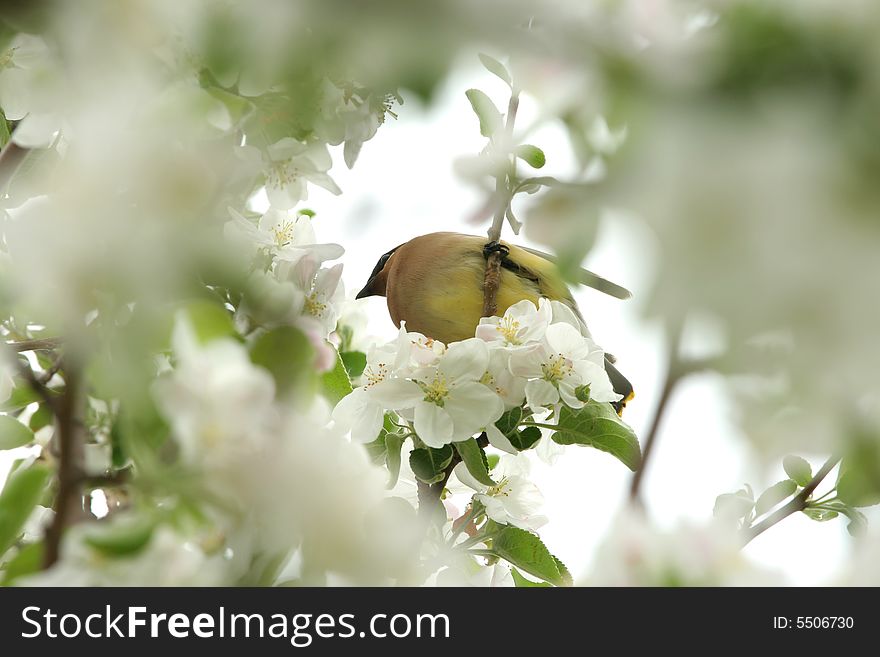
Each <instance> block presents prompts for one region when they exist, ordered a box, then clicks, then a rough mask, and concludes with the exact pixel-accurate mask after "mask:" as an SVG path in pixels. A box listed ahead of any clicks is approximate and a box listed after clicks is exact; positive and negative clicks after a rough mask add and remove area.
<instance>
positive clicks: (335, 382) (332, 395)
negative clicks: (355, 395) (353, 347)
mask: <svg viewBox="0 0 880 657" xmlns="http://www.w3.org/2000/svg"><path fill="white" fill-rule="evenodd" d="M321 387H322V388H323V390H324V396H325V397H327V399H329V400H330V403H331V404H334V405H335V404H338V403H339V401H340V400H341V399H342V398H343V397H345V396H347V395H350V394H351V391H352V387H351V380H350V379H349V378H348V370H346V368H345V363H344V362H343V360H342V355H341V354H339V353H337V354H336V364H335V365H334V366H333V369H332V370H330V371H329V372H325V373H324V374H323V375H322V376H321Z"/></svg>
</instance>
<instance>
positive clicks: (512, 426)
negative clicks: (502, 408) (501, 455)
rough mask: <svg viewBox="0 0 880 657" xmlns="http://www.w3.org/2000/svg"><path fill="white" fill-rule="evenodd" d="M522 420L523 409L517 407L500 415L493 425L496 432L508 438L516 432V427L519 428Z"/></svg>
mask: <svg viewBox="0 0 880 657" xmlns="http://www.w3.org/2000/svg"><path fill="white" fill-rule="evenodd" d="M522 420H523V409H522V408H520V407H519V406H517V407H516V408H512V409H510V410H509V411H507V412H506V413H505V414H504V415H502V416H501V417H500V418H499V419H498V421H497V422H496V423H495V426H496V427H498V430H499V431H500V432H501V433H503V434H504V435H505V436H507V437H508V438H510V435H511V434H513V433H515V432H516V430H517V427H519V423H520V422H522Z"/></svg>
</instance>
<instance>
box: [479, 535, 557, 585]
mask: <svg viewBox="0 0 880 657" xmlns="http://www.w3.org/2000/svg"><path fill="white" fill-rule="evenodd" d="M492 551H493V552H494V553H495V554H497V555H498V556H499V557H501V558H502V559H504V560H505V561H509V562H510V563H511V564H512V565H513V566H515V567H517V568H519V569H520V570H522V571H524V572H527V573H529V574H530V575H534V576H535V577H539V578H541V579H542V580H544V581H545V582H549V583H550V584H553V585H555V586H569V585H570V584H571V575H569V574H568V569H566V568H565V566H562V562H561V561H559V560H558V559H556V557H554V556H553V555H552V554H550V551H549V550H548V549H547V547H546V546H545V545H544V544H543V543H542V542H541V539H540V538H538V537H537V536H536V535H535V534H532V533H531V532H527V531H526V530H524V529H520V528H519V527H511V526H507V527H504V529H502V530H501V532H500V533H499V534H498V535H497V536H496V537H495V538H494V539H493V540H492Z"/></svg>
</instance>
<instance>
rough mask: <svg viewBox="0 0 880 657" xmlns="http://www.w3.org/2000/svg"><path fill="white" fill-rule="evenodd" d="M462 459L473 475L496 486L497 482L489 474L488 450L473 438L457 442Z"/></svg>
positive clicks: (485, 482) (456, 446)
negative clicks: (484, 449)
mask: <svg viewBox="0 0 880 657" xmlns="http://www.w3.org/2000/svg"><path fill="white" fill-rule="evenodd" d="M455 449H457V450H458V454H459V456H461V460H462V461H463V462H464V464H465V466H466V467H467V469H468V472H470V473H471V476H472V477H473V478H474V479H476V480H477V481H479V482H480V483H481V484H486V485H487V486H494V485H495V482H494V481H492V477H490V476H489V462H488V461H487V460H486V452H484V451H483V448H482V447H480V446H479V445H478V444H477V441H476V440H474V439H473V438H470V439H468V440H463V441H461V442H457V443H455Z"/></svg>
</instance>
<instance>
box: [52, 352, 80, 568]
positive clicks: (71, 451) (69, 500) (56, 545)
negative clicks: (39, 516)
mask: <svg viewBox="0 0 880 657" xmlns="http://www.w3.org/2000/svg"><path fill="white" fill-rule="evenodd" d="M65 375H66V376H65V390H64V395H63V396H62V397H61V401H60V404H58V411H57V415H56V420H57V427H58V450H59V456H58V492H57V494H56V496H55V508H54V511H55V516H54V518H53V519H52V524H51V525H49V528H48V529H47V530H46V537H45V544H46V548H45V554H44V557H43V567H44V568H50V567H51V566H52V565H54V564H55V562H57V561H58V557H59V555H60V551H61V539H62V537H63V535H64V530H65V529H66V528H67V526H68V524H70V519H71V516H73V514H74V513H75V512H76V510H77V507H78V505H80V504H81V496H80V494H79V491H80V485H81V483H82V467H81V464H82V444H81V442H80V440H79V438H80V437H79V433H78V432H79V428H78V425H77V421H76V410H77V408H78V401H79V384H80V382H79V376H78V374H77V373H76V371H75V368H72V367H68V368H66V369H65Z"/></svg>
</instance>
